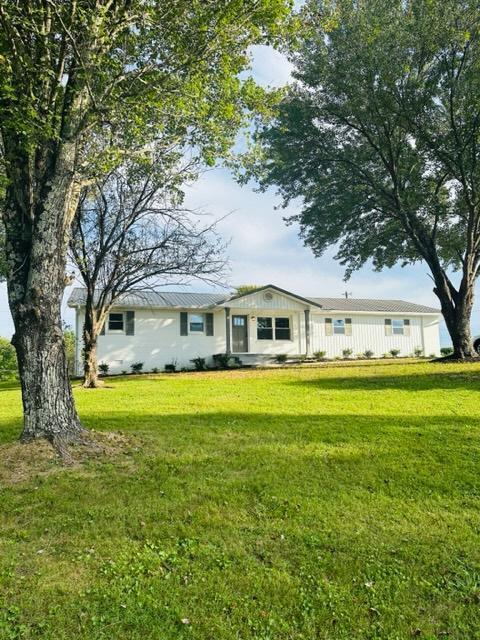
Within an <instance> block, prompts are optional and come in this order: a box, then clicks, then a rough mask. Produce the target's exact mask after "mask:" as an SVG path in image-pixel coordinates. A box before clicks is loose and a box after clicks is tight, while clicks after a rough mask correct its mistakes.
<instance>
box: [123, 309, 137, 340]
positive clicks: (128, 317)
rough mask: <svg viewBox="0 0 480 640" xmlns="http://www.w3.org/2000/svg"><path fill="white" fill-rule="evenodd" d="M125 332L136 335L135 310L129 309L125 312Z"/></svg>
mask: <svg viewBox="0 0 480 640" xmlns="http://www.w3.org/2000/svg"><path fill="white" fill-rule="evenodd" d="M125 326H126V330H125V333H126V335H127V336H134V335H135V311H127V312H126V313H125Z"/></svg>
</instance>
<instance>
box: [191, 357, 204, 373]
mask: <svg viewBox="0 0 480 640" xmlns="http://www.w3.org/2000/svg"><path fill="white" fill-rule="evenodd" d="M190 362H193V364H194V366H195V370H196V371H205V370H206V368H207V367H206V364H205V358H200V357H198V358H192V359H191V360H190Z"/></svg>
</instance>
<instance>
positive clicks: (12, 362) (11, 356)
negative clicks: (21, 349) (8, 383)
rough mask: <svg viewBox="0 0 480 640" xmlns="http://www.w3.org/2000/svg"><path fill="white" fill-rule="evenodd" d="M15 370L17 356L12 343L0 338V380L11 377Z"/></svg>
mask: <svg viewBox="0 0 480 640" xmlns="http://www.w3.org/2000/svg"><path fill="white" fill-rule="evenodd" d="M17 371H18V369H17V356H16V354H15V349H14V347H13V346H12V343H11V342H10V341H9V340H7V339H6V338H0V380H8V379H10V378H13V377H14V376H15V374H16V373H17Z"/></svg>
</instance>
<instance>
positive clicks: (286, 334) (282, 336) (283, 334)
mask: <svg viewBox="0 0 480 640" xmlns="http://www.w3.org/2000/svg"><path fill="white" fill-rule="evenodd" d="M275 340H290V318H275Z"/></svg>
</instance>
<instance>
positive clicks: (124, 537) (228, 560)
mask: <svg viewBox="0 0 480 640" xmlns="http://www.w3.org/2000/svg"><path fill="white" fill-rule="evenodd" d="M109 386H110V388H104V389H101V390H96V391H91V390H84V389H82V388H79V387H77V388H76V389H75V396H76V401H77V404H78V408H79V411H80V414H81V416H82V419H83V421H84V423H85V424H86V425H87V426H89V427H92V428H95V429H97V430H102V431H112V430H113V431H121V432H123V433H124V434H126V435H127V437H130V436H133V437H134V438H135V442H136V446H135V447H134V448H133V450H131V451H130V452H128V453H127V454H125V453H124V454H119V455H118V456H116V457H115V456H114V457H110V458H105V459H102V458H100V459H92V460H90V461H88V462H86V463H84V464H82V465H81V466H79V467H76V468H73V469H68V470H61V469H58V471H57V472H55V473H51V474H45V475H42V474H40V473H35V474H33V475H32V476H31V477H29V478H28V477H26V478H25V479H24V480H23V481H21V482H17V483H16V484H9V483H4V484H3V486H1V487H0V503H1V517H0V638H1V640H11V639H14V640H18V639H22V640H23V639H32V638H41V639H42V640H44V639H46V640H53V639H55V640H60V639H65V640H67V639H68V640H72V639H75V640H87V639H88V640H101V639H104V638H105V639H107V638H108V639H109V640H111V639H115V640H117V639H128V640H137V639H138V640H140V639H142V640H154V639H155V640H160V639H161V640H177V639H178V640H182V639H187V638H188V639H192V640H239V639H241V640H253V639H255V640H287V639H289V640H290V639H292V640H293V639H295V640H297V639H301V638H303V639H305V640H314V639H317V638H319V639H329V640H330V639H332V640H333V639H337V638H342V639H345V640H347V639H348V640H356V639H360V638H361V639H367V638H368V639H370V638H372V639H373V638H381V639H389V640H394V639H398V640H404V639H407V638H411V637H420V638H427V639H430V640H432V639H434V638H438V639H440V638H449V639H452V638H455V639H458V640H460V639H461V640H466V639H471V638H480V607H479V603H480V545H479V533H480V512H479V506H480V501H479V497H480V474H479V468H480V465H479V463H480V459H479V452H480V441H479V437H480V422H479V416H480V403H479V390H480V369H479V367H478V365H475V364H468V365H458V364H433V363H420V364H403V363H398V364H397V363H395V364H389V365H387V364H385V365H381V364H371V363H366V364H363V365H358V366H356V365H354V366H348V367H341V366H339V367H335V366H331V367H325V368H322V369H318V368H317V369H284V370H282V369H278V370H272V371H248V372H245V371H236V372H225V373H206V374H180V375H171V376H168V375H159V376H152V377H143V376H142V377H128V378H125V379H120V378H115V379H111V380H110V381H109ZM0 424H1V429H0V441H1V442H3V443H5V444H4V448H5V447H6V448H8V446H9V445H8V444H6V443H9V442H11V441H12V440H13V439H14V438H15V437H16V436H17V434H18V432H19V429H20V424H21V408H20V394H19V390H18V388H17V387H16V386H15V385H11V384H10V385H9V384H7V383H5V384H3V385H0Z"/></svg>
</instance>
